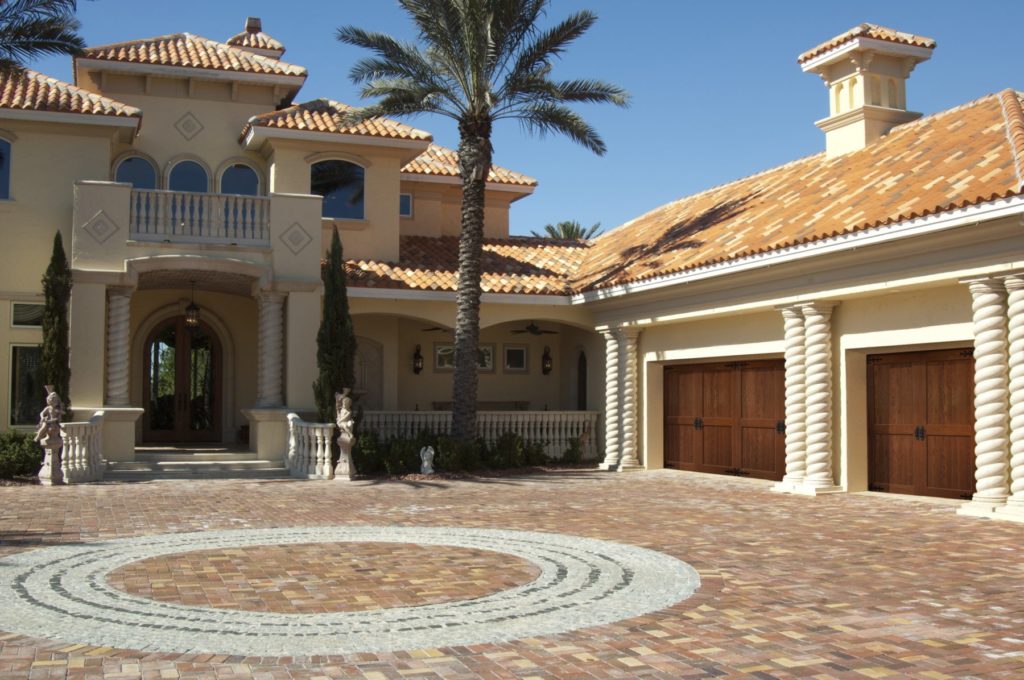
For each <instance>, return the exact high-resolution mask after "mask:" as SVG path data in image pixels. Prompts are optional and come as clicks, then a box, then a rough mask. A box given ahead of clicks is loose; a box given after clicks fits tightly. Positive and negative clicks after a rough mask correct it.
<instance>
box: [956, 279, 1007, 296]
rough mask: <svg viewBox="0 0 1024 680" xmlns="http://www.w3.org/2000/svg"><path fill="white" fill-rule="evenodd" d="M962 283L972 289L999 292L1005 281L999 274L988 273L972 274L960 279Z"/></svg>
mask: <svg viewBox="0 0 1024 680" xmlns="http://www.w3.org/2000/svg"><path fill="white" fill-rule="evenodd" d="M960 283H962V284H964V285H966V286H967V287H968V288H970V289H971V291H978V292H985V291H993V292H999V291H1002V290H1003V282H1002V280H1001V279H1000V278H999V277H998V276H994V275H986V276H971V277H968V278H966V279H960Z"/></svg>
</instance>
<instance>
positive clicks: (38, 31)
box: [0, 0, 85, 73]
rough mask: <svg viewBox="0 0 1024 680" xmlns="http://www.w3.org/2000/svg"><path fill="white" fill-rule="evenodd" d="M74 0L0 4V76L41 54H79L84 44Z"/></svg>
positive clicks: (21, 1)
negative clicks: (79, 31) (79, 32)
mask: <svg viewBox="0 0 1024 680" xmlns="http://www.w3.org/2000/svg"><path fill="white" fill-rule="evenodd" d="M76 8H77V3H76V2H75V0H12V1H6V0H3V1H0V73H9V72H12V71H16V70H19V69H20V68H21V67H22V66H23V65H24V63H25V62H27V61H29V60H31V59H33V58H34V57H37V56H40V55H43V54H72V55H74V54H78V53H79V52H81V50H82V49H83V48H84V47H85V41H84V40H82V38H81V36H79V35H78V30H79V28H80V27H81V24H79V22H78V19H76V18H75V15H74V12H75V9H76Z"/></svg>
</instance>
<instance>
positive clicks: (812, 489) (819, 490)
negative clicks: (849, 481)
mask: <svg viewBox="0 0 1024 680" xmlns="http://www.w3.org/2000/svg"><path fill="white" fill-rule="evenodd" d="M779 483H780V484H781V483H782V482H779ZM788 493H795V494H797V495H799V496H827V495H828V494H833V493H846V491H845V489H843V487H841V486H836V485H835V484H829V485H827V486H815V485H814V484H811V483H808V482H801V483H799V484H794V485H792V487H791V488H790V490H789V491H788Z"/></svg>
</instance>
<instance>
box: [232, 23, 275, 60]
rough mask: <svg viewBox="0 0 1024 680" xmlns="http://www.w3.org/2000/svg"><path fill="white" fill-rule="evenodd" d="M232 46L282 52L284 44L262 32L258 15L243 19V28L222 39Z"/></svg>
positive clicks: (261, 24)
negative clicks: (239, 31)
mask: <svg viewBox="0 0 1024 680" xmlns="http://www.w3.org/2000/svg"><path fill="white" fill-rule="evenodd" d="M224 42H225V44H227V45H231V46H232V47H250V48H254V49H258V50H268V51H271V52H281V53H284V51H285V50H284V44H283V43H282V42H281V41H279V40H275V39H274V38H271V37H270V36H269V35H267V34H266V33H264V32H263V22H262V21H260V19H259V17H249V18H247V19H246V20H245V30H244V31H242V32H241V33H238V34H236V35H233V36H231V37H230V38H228V39H227V40H225V41H224Z"/></svg>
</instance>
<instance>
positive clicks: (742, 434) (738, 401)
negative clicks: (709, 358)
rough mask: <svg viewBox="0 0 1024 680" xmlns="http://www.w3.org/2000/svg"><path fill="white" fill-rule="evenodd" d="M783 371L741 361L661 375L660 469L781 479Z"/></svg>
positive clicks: (668, 370)
mask: <svg viewBox="0 0 1024 680" xmlns="http://www.w3.org/2000/svg"><path fill="white" fill-rule="evenodd" d="M785 417H786V405H785V369H784V366H783V362H782V361H781V360H778V361H775V360H773V361H749V362H748V361H742V362H731V363H723V364H701V365H699V366H671V367H668V368H666V369H665V467H668V468H675V469H677V470H696V471H698V472H718V473H725V474H736V475H750V476H752V477H760V478H763V479H775V480H779V479H782V475H783V474H784V473H785V468H786V465H785V463H786V447H785V424H784V423H785Z"/></svg>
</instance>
